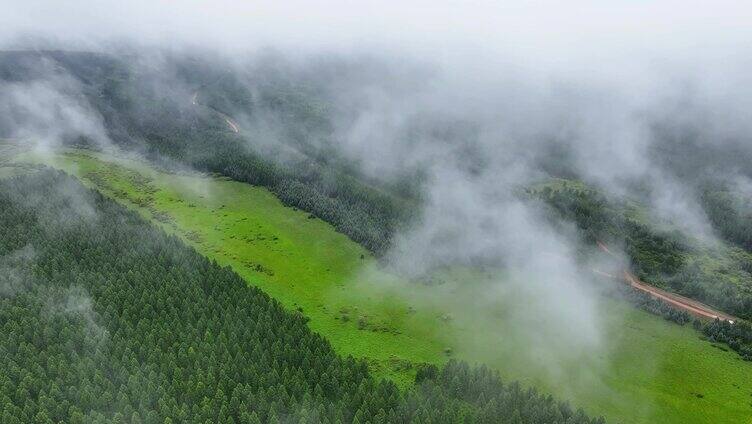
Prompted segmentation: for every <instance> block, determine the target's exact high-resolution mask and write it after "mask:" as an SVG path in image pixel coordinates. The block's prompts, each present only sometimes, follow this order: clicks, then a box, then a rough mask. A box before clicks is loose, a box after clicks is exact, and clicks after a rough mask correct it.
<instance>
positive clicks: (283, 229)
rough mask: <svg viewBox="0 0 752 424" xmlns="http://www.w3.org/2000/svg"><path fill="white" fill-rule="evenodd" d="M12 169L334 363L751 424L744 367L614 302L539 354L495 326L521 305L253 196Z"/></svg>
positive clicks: (107, 165) (189, 181) (514, 333)
mask: <svg viewBox="0 0 752 424" xmlns="http://www.w3.org/2000/svg"><path fill="white" fill-rule="evenodd" d="M17 161H25V162H32V163H46V164H49V165H52V166H55V167H58V168H60V169H63V170H65V171H67V172H69V173H71V174H73V175H76V176H78V177H79V178H80V179H81V180H82V181H83V182H84V183H85V184H87V185H89V186H91V187H95V188H97V189H98V190H100V191H102V192H103V193H105V194H106V195H108V196H111V197H113V198H115V199H116V200H118V201H120V202H121V203H123V204H125V205H127V206H129V207H131V208H134V209H135V210H137V211H139V212H140V213H141V214H143V215H144V216H146V217H148V218H150V219H151V220H152V221H154V222H155V223H157V224H159V225H160V226H162V227H163V228H164V229H165V230H167V231H168V232H171V233H174V234H176V235H178V236H180V237H182V238H183V239H184V240H185V241H186V242H187V243H188V244H190V245H192V246H193V247H194V248H195V249H196V250H198V251H199V252H200V253H202V254H204V255H206V256H208V257H209V258H212V259H215V260H216V261H217V262H218V263H220V264H222V265H229V266H232V267H233V269H234V270H236V271H237V272H238V273H239V274H241V275H242V276H243V277H244V278H246V279H247V281H249V283H251V284H254V285H257V286H259V287H260V288H262V289H263V290H264V291H266V292H267V293H269V294H270V295H272V296H274V297H275V298H277V299H278V300H280V301H281V302H282V303H283V304H284V305H285V306H286V307H287V308H289V309H291V310H299V311H300V312H301V313H303V314H305V315H306V316H308V317H309V318H310V323H309V325H310V326H311V328H312V329H313V330H315V331H317V332H319V333H321V334H322V335H324V336H325V337H326V338H327V339H328V340H330V341H331V343H332V345H333V346H334V347H335V349H336V350H337V351H338V352H340V353H341V354H344V355H353V356H356V357H362V358H366V359H367V360H368V361H369V363H370V365H371V368H372V369H373V371H374V372H375V373H376V374H377V375H380V376H385V377H388V378H391V379H393V380H394V381H395V382H397V383H398V384H400V385H402V386H405V385H407V384H409V383H410V382H411V381H412V378H413V376H414V373H415V366H416V364H417V363H420V362H431V363H442V362H444V361H446V360H447V359H448V358H450V357H457V358H461V359H465V360H468V361H470V362H483V363H486V364H488V365H490V366H492V367H494V368H497V369H498V370H499V371H500V372H501V373H502V376H503V377H505V378H507V379H515V380H520V381H522V382H523V383H524V384H526V385H532V386H535V387H536V388H538V389H539V390H542V391H544V392H548V393H551V394H553V395H555V396H557V397H559V398H562V399H567V400H569V401H571V402H572V403H573V404H574V405H575V406H578V407H583V408H584V409H585V410H586V411H587V412H588V413H590V414H593V415H599V414H602V415H604V416H605V417H606V418H607V419H608V420H609V422H621V423H657V422H661V423H734V424H739V423H741V424H750V423H752V363H748V362H744V361H741V360H740V359H739V358H738V356H737V355H736V354H735V353H733V352H729V351H727V350H724V349H725V348H724V347H722V346H713V345H711V344H710V343H708V342H706V341H703V340H700V338H699V337H698V333H696V332H695V331H694V330H692V329H691V328H690V327H679V326H677V325H675V324H672V323H669V322H666V321H664V320H662V319H660V318H658V317H655V316H652V315H649V314H647V313H645V312H642V311H638V310H635V309H634V308H632V307H630V306H629V305H627V304H626V303H623V302H617V301H613V300H608V299H603V302H602V305H601V307H602V309H603V310H605V311H607V312H608V313H607V314H605V318H604V322H602V323H600V324H601V325H602V326H603V328H604V329H605V330H604V334H607V335H608V338H607V339H606V340H603V341H602V342H601V344H602V346H599V348H598V349H596V350H594V351H587V352H580V351H565V349H564V347H566V346H568V345H566V343H565V340H564V339H562V340H560V342H561V344H559V343H558V342H557V341H556V340H557V339H556V335H552V340H553V341H552V342H550V344H547V343H549V342H548V341H546V340H544V341H541V340H539V339H540V337H539V335H537V334H531V331H529V330H526V328H530V325H534V326H535V325H538V326H541V328H544V327H545V325H546V323H545V322H534V323H533V324H530V323H525V322H519V321H515V320H512V319H509V317H510V316H511V314H509V313H508V312H509V311H510V310H511V308H515V307H517V308H519V307H520V306H519V305H523V306H524V304H525V302H526V301H528V300H529V299H527V298H526V297H525V294H524V293H517V292H515V291H513V290H509V291H505V292H504V296H488V295H487V294H488V293H487V290H488V285H487V284H483V281H484V280H487V279H488V276H486V275H484V274H483V273H482V272H479V271H475V270H454V271H452V272H447V273H446V274H444V275H440V276H437V277H436V278H437V279H438V280H442V281H443V283H441V284H438V283H437V284H435V285H425V284H415V283H413V284H410V283H407V282H405V281H402V280H400V279H398V278H396V277H394V276H392V275H389V274H388V273H386V272H384V271H383V270H381V269H380V268H379V266H378V264H377V262H376V261H375V260H374V259H373V257H372V256H371V255H370V254H369V253H368V252H367V251H366V250H365V249H363V248H362V247H360V246H359V245H357V244H356V243H354V242H352V241H351V240H350V239H348V238H347V237H346V236H344V235H342V234H340V233H337V232H335V231H334V230H333V229H332V227H331V226H330V225H328V224H327V223H325V222H323V221H321V220H319V219H316V218H313V217H310V216H309V215H308V214H307V213H305V212H303V211H299V210H294V209H292V208H288V207H285V206H283V205H282V204H281V203H280V201H279V200H278V199H277V198H276V197H274V196H273V195H272V194H271V193H269V192H268V191H267V190H265V189H262V188H258V187H252V186H249V185H247V184H242V183H238V182H233V181H229V180H227V179H224V178H219V177H211V176H205V175H197V174H193V173H167V172H162V171H158V170H155V169H154V168H152V167H150V166H149V165H147V164H145V163H143V162H139V161H133V160H126V159H117V158H114V157H113V156H108V155H104V154H97V153H90V152H85V151H80V150H71V151H66V152H65V153H61V154H57V155H54V156H52V157H45V158H43V157H35V156H34V155H32V154H24V155H21V156H20V157H19V158H18V159H17ZM468 305H471V306H470V307H468ZM516 315H519V314H516ZM489 317H492V318H491V319H489ZM533 321H535V317H531V322H533ZM528 324H529V325H528ZM533 328H535V327H533ZM572 331H573V332H576V331H577V329H576V328H573V329H572ZM531 346H533V347H535V348H531ZM544 364H545V366H544Z"/></svg>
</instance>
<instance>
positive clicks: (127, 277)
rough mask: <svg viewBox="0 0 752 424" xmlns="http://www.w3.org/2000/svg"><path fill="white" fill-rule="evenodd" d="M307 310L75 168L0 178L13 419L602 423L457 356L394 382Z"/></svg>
mask: <svg viewBox="0 0 752 424" xmlns="http://www.w3.org/2000/svg"><path fill="white" fill-rule="evenodd" d="M306 321H307V319H306V318H305V317H304V316H303V315H302V314H300V313H297V312H291V311H286V310H285V309H284V308H282V307H281V305H280V304H279V302H277V301H276V300H274V299H272V298H270V297H269V296H268V295H267V294H265V293H263V292H262V291H261V290H259V289H258V288H255V287H248V286H247V284H246V282H245V281H244V280H243V279H242V278H240V277H239V276H238V275H237V274H235V273H234V272H233V271H232V270H231V269H230V268H229V267H220V266H219V265H217V263H216V262H213V261H209V260H208V259H207V258H206V257H204V256H202V255H200V254H198V253H197V252H196V251H195V250H193V249H191V248H188V247H187V246H185V244H184V243H182V242H181V241H180V240H179V239H178V238H177V237H174V236H168V235H166V234H165V233H164V232H162V231H160V230H159V229H157V228H155V227H154V226H153V225H150V224H149V223H148V222H147V221H145V220H144V219H142V218H141V217H140V216H138V214H137V213H134V212H133V211H129V210H127V209H126V208H124V207H122V206H121V205H118V204H117V203H115V202H114V201H112V200H111V199H108V198H106V197H105V196H103V195H101V194H100V193H98V192H97V191H95V190H89V189H86V188H84V187H83V186H81V184H80V183H79V182H78V181H77V180H76V179H75V178H73V177H71V176H69V175H65V174H64V173H62V172H59V171H53V170H50V169H49V168H47V169H45V170H41V171H39V172H35V173H30V174H28V175H24V176H20V177H14V178H6V179H2V180H0V353H2V354H1V355H0V368H2V369H3V372H2V373H0V411H2V412H0V422H2V423H3V424H22V423H32V422H33V423H45V424H47V423H50V424H51V423H71V424H83V423H94V424H110V423H112V424H123V423H129V424H141V423H144V424H161V423H173V422H175V423H227V424H230V423H241V424H259V423H262V422H263V423H301V424H302V423H311V424H314V423H315V424H327V423H332V424H334V423H338V424H344V423H353V424H354V423H395V424H397V423H421V422H423V423H447V424H448V423H456V422H466V423H488V422H515V423H519V424H528V423H529V424H537V423H540V422H560V423H563V422H567V423H572V424H604V421H603V419H602V418H590V417H588V416H586V415H585V414H584V413H583V412H582V411H581V410H575V409H573V408H572V407H571V406H569V405H568V404H566V403H562V402H559V401H557V400H554V399H553V398H551V397H550V396H544V395H541V394H540V393H538V392H535V391H528V390H524V391H523V390H522V389H521V386H520V385H519V383H515V382H510V383H507V382H503V381H501V380H500V378H499V375H498V373H496V372H494V371H492V370H489V369H488V368H487V367H470V366H468V364H466V363H463V362H458V361H452V362H450V363H449V364H447V365H446V366H445V367H442V368H441V369H439V368H437V367H435V366H427V367H423V368H421V370H420V371H419V373H418V378H416V383H417V384H415V385H414V386H411V388H410V389H409V390H406V391H399V390H398V389H397V387H396V386H395V385H394V384H392V383H391V382H389V381H386V380H377V379H374V378H373V377H372V376H371V375H370V373H369V371H368V367H367V365H366V364H365V363H363V362H362V361H356V360H354V359H353V358H352V357H348V358H343V357H341V356H339V355H337V354H336V353H335V352H334V351H333V349H332V346H331V345H330V344H329V342H328V341H327V340H326V339H324V338H323V337H321V335H320V334H316V333H313V332H312V331H311V330H310V329H309V328H308V327H307V326H306Z"/></svg>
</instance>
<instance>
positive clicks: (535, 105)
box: [0, 1, 752, 357]
mask: <svg viewBox="0 0 752 424" xmlns="http://www.w3.org/2000/svg"><path fill="white" fill-rule="evenodd" d="M44 3H45V2H40V1H27V2H22V3H21V2H19V3H18V4H14V5H12V7H10V8H9V11H8V13H4V16H3V17H0V28H1V29H0V45H3V46H4V47H5V48H8V49H20V48H32V49H33V48H39V49H61V50H87V51H96V52H102V53H105V54H109V55H114V56H118V55H120V56H125V57H135V58H136V60H135V61H133V62H132V65H133V66H134V68H135V69H137V70H139V72H140V73H139V72H136V73H135V74H136V75H147V76H148V78H149V79H147V82H146V83H145V84H144V86H143V87H140V88H143V89H144V90H147V89H148V90H151V91H153V92H154V93H157V95H156V96H155V97H157V98H158V99H159V100H160V101H164V102H165V104H172V106H174V107H175V109H176V110H177V111H178V112H181V113H182V112H184V111H185V110H188V109H189V108H190V103H189V101H190V100H189V99H190V98H191V96H192V95H193V94H194V93H199V92H200V89H201V87H202V86H201V85H199V84H197V83H196V82H195V81H191V80H190V79H188V78H184V77H182V76H181V73H180V72H177V71H175V69H177V68H181V67H183V68H184V67H186V65H185V63H197V64H199V65H196V66H201V67H207V68H212V67H213V68H215V69H221V70H222V71H221V72H218V75H223V78H224V79H225V81H228V80H229V81H233V82H234V83H235V84H237V87H240V88H242V89H243V90H244V91H245V92H247V93H250V97H251V98H254V96H255V97H259V93H261V92H263V91H264V90H265V87H267V86H269V85H272V86H274V87H283V88H285V89H289V90H290V91H291V92H293V93H294V94H295V95H300V96H302V98H304V99H305V101H306V102H308V103H305V108H306V113H308V112H310V110H313V111H314V112H313V113H312V114H313V115H314V116H315V117H316V118H317V119H320V122H319V121H315V122H314V123H313V124H310V123H309V122H302V123H301V122H294V121H295V119H290V116H289V115H285V114H282V113H279V111H278V110H277V109H274V108H271V107H270V108H250V107H249V108H244V107H243V106H242V105H241V104H239V103H230V104H229V106H228V107H229V109H228V110H222V113H225V114H227V115H229V116H232V117H233V118H234V119H236V120H237V122H239V124H240V128H241V129H242V131H241V134H240V137H244V141H245V142H246V143H247V145H248V147H249V148H251V149H253V148H258V147H259V146H270V145H271V146H276V145H281V143H285V142H288V141H289V140H286V137H290V136H289V134H290V133H294V134H298V133H302V134H303V136H301V138H302V139H304V143H305V144H306V146H308V147H310V148H311V149H313V150H314V151H319V152H321V151H325V152H328V151H330V152H333V153H334V155H333V156H334V157H337V158H342V160H343V161H345V162H347V163H350V164H351V165H350V166H351V167H354V168H357V173H358V174H361V175H359V176H364V177H366V178H368V179H372V180H376V181H381V182H387V183H391V182H394V181H395V180H398V179H400V178H414V181H416V182H418V183H419V184H418V185H419V187H418V189H417V190H416V191H417V193H418V194H417V195H416V196H415V197H416V198H418V199H419V201H420V208H417V209H419V210H420V212H419V216H417V217H416V218H415V219H414V220H413V221H411V222H410V223H409V225H408V226H406V227H404V228H401V229H400V231H399V232H397V234H395V236H394V240H392V241H393V244H392V245H391V248H390V249H389V250H388V251H387V252H386V254H385V255H384V257H385V258H386V260H387V261H388V262H389V263H390V264H392V265H394V266H395V268H396V269H398V270H399V271H400V272H401V273H404V274H406V275H409V276H411V277H420V276H423V275H425V274H427V273H430V272H432V271H435V270H436V269H440V268H442V267H445V266H451V265H456V264H462V265H466V264H472V265H474V264H478V263H481V264H484V265H485V264H491V265H492V266H494V267H499V268H501V267H503V268H506V269H509V270H510V274H511V277H510V278H508V280H509V281H511V282H513V283H514V284H519V285H520V288H522V289H524V290H528V291H531V292H533V293H535V295H536V296H537V297H539V298H541V299H542V300H541V301H539V302H536V303H531V304H530V305H529V308H527V309H526V310H517V311H516V312H514V313H516V314H517V316H513V317H511V318H510V319H519V320H520V322H525V323H527V322H526V321H525V320H524V319H523V318H524V316H525V315H534V316H539V317H541V322H545V323H546V325H547V326H553V327H555V328H551V327H547V328H546V329H545V334H547V335H550V337H547V338H545V339H535V340H531V346H529V348H531V349H538V350H544V349H545V348H546V346H548V345H549V344H553V345H556V346H557V348H558V352H559V353H560V354H561V355H566V354H567V353H568V352H574V354H577V355H580V354H583V352H584V351H585V350H589V351H590V353H589V354H588V355H592V356H593V357H594V356H597V355H598V354H599V352H600V349H601V348H602V347H603V346H602V345H603V343H604V340H603V338H604V335H603V334H601V331H602V329H601V328H600V327H599V324H598V323H599V321H600V316H601V314H603V313H604V311H603V310H601V308H602V306H601V305H600V304H599V303H598V300H597V297H596V296H595V295H594V293H593V290H592V288H591V286H590V285H589V284H588V283H589V281H590V280H592V279H593V278H594V277H593V275H592V272H591V270H592V267H593V266H594V264H593V263H591V262H589V261H583V260H582V258H580V257H579V256H578V247H579V243H580V242H581V241H582V240H581V239H580V237H579V235H578V234H577V233H576V230H575V229H574V228H573V226H572V225H564V224H561V223H558V222H556V223H552V222H551V221H550V219H549V217H548V216H546V215H545V209H544V208H543V207H542V205H541V204H540V203H539V202H535V201H531V200H530V199H526V198H524V197H522V196H520V195H519V192H520V190H522V189H524V188H525V187H529V186H530V185H531V184H534V183H536V182H539V181H541V180H542V179H545V178H548V177H552V176H553V177H567V178H579V179H582V180H583V181H585V182H586V183H588V184H590V185H592V186H594V187H598V188H600V189H603V191H604V192H606V193H608V194H609V196H614V197H616V198H622V197H629V198H638V199H641V200H643V201H644V202H645V203H646V204H648V205H649V206H650V213H652V214H654V217H655V218H656V219H657V220H660V221H664V220H665V221H669V222H671V223H672V224H673V225H675V226H677V227H678V228H680V229H681V230H682V231H683V232H684V233H686V234H688V235H690V236H693V237H697V238H699V239H702V240H706V241H711V242H712V241H713V240H714V239H715V238H716V237H717V234H716V233H715V230H714V228H713V226H712V225H711V223H710V222H709V221H708V218H707V216H706V215H705V212H704V211H703V208H702V206H701V205H700V203H699V200H698V196H699V191H698V190H699V185H698V184H699V183H698V181H699V180H701V179H705V178H707V179H718V180H721V181H723V182H724V183H733V184H734V185H735V186H738V187H742V188H743V187H750V186H752V184H750V181H752V179H751V178H752V173H751V172H750V169H749V166H748V165H749V162H748V161H747V159H749V158H752V140H750V135H752V73H750V72H748V71H749V67H750V65H751V64H752V55H750V53H752V48H751V47H750V45H749V43H748V41H749V40H751V39H752V37H751V36H752V29H751V28H752V27H750V26H749V25H748V23H749V22H750V21H752V8H745V7H744V6H742V7H739V6H738V5H737V4H736V2H731V1H722V2H720V3H716V4H714V5H713V7H712V8H707V7H703V5H702V3H701V2H698V1H690V2H686V1H685V2H679V1H662V2H656V3H654V4H647V3H640V4H635V3H634V2H627V1H617V2H615V3H614V4H611V5H609V6H608V7H607V6H605V5H601V3H600V2H584V1H578V2H573V3H572V2H570V3H568V4H567V7H564V6H561V5H560V3H559V2H553V1H542V2H531V3H527V4H526V5H524V6H516V7H512V6H506V7H505V6H499V5H497V4H496V2H490V1H488V2H485V1H478V2H449V3H448V4H445V5H435V4H434V3H429V2H424V1H418V2H409V3H408V4H407V5H404V6H401V7H394V6H389V5H384V4H383V2H368V3H366V4H365V5H362V4H361V5H358V6H356V5H354V4H350V3H348V2H341V1H333V2H321V3H319V4H311V3H308V2H293V3H286V4H285V5H284V6H281V5H280V6H271V5H259V4H253V3H248V4H236V2H229V1H219V2H213V3H212V5H211V6H209V5H208V4H201V3H198V2H196V3H189V4H187V5H181V6H180V7H176V6H174V5H173V3H171V2H160V1H157V2H154V1H137V2H135V3H134V2H127V3H124V2H89V1H80V2H73V3H72V4H70V5H69V7H66V8H65V10H55V8H54V7H52V8H51V7H49V6H48V5H45V4H44ZM186 58H187V59H186ZM184 60H188V61H189V62H181V61H184ZM190 61H193V62H190ZM202 61H205V62H209V61H211V63H203V64H201V62H202ZM176 63H179V65H176ZM51 75H54V76H55V78H45V79H44V80H45V81H46V82H44V83H39V82H32V83H29V84H27V85H23V84H24V83H4V85H3V86H2V87H1V88H0V93H3V94H4V99H3V100H1V101H0V111H8V112H9V113H10V111H13V110H15V109H16V108H18V107H25V108H26V110H27V111H29V115H30V116H31V117H32V118H31V119H30V118H29V117H28V116H24V117H22V118H19V119H17V120H15V121H14V120H12V119H11V120H10V121H9V122H10V123H5V125H6V126H10V127H14V126H18V125H20V124H23V131H19V132H16V133H14V135H16V136H23V137H28V138H34V139H37V140H42V141H47V140H50V139H55V138H58V137H61V135H60V134H59V133H57V132H55V131H52V129H51V127H55V128H58V129H60V131H63V130H64V132H66V133H67V132H71V131H72V132H81V133H82V134H84V135H89V136H91V134H95V136H96V137H95V138H99V139H101V142H102V143H106V144H110V140H108V136H106V135H104V134H102V132H103V130H102V123H101V122H102V120H101V116H100V115H99V112H98V111H95V110H93V109H94V108H92V107H91V105H86V104H81V103H80V102H72V101H71V99H73V98H77V96H76V95H75V94H74V95H71V94H70V92H71V91H75V84H74V83H72V82H70V80H69V79H68V78H67V77H65V78H63V77H60V76H58V75H57V74H56V73H55V72H52V74H51ZM19 84H20V85H19ZM300 93H303V94H302V95H301V94H300ZM50 103H52V104H54V108H53V109H56V111H49V110H48V109H49V106H50ZM136 107H137V106H134V108H136ZM60 111H64V112H66V111H67V112H66V113H60ZM50 115H54V116H55V117H56V118H55V119H46V118H45V117H49V116H50ZM307 116H308V115H307ZM37 118H38V119H37ZM58 118H59V120H58ZM6 119H7V118H6ZM50 122H52V123H60V125H57V124H55V125H51V124H50ZM19 123H20V124H19ZM289 126H292V127H293V128H292V130H290V128H288V127H289ZM296 131H297V132H296ZM298 147H299V146H298ZM298 147H296V148H298ZM296 154H297V153H296ZM274 158H275V160H280V161H283V162H284V161H285V160H286V157H285V155H284V154H280V153H279V152H275V155H274ZM622 260H623V261H624V262H625V263H626V262H627V260H626V259H622ZM507 277H509V276H507ZM499 280H501V278H499ZM497 283H498V284H501V281H493V282H492V283H491V284H492V285H495V284H497ZM489 293H490V294H491V295H498V294H499V291H497V290H494V289H493V286H492V287H491V288H489ZM468 307H469V305H468ZM527 324H530V323H527ZM530 325H533V326H534V325H537V324H536V323H532V324H530ZM571 328H577V329H579V331H578V332H577V333H576V334H573V333H572V332H571V331H569V329H571ZM531 330H532V332H535V331H539V330H542V329H540V328H538V329H536V328H531ZM556 334H564V335H566V337H567V338H566V340H563V339H562V340H556V337H555V335H556ZM535 343H544V344H545V345H546V346H540V345H536V344H535Z"/></svg>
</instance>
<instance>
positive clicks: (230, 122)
mask: <svg viewBox="0 0 752 424" xmlns="http://www.w3.org/2000/svg"><path fill="white" fill-rule="evenodd" d="M191 104H192V105H194V106H196V105H198V91H197V92H195V93H193V97H191ZM209 109H211V110H213V111H214V112H215V113H217V114H218V115H219V116H221V117H222V119H224V120H225V122H226V123H227V126H228V127H230V129H231V130H232V132H234V133H238V132H240V127H239V126H238V124H237V122H235V121H233V119H232V118H230V117H229V116H227V115H225V114H224V113H222V112H220V111H218V110H216V109H214V108H212V107H209Z"/></svg>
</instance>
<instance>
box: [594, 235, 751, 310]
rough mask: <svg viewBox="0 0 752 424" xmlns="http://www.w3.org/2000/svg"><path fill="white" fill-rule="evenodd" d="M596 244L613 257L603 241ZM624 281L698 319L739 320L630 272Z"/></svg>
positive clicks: (611, 276) (613, 276) (615, 277)
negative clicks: (644, 280)
mask: <svg viewBox="0 0 752 424" xmlns="http://www.w3.org/2000/svg"><path fill="white" fill-rule="evenodd" d="M596 244H597V245H598V248H599V249H601V250H602V251H603V252H605V253H607V254H609V255H611V256H613V255H614V254H613V253H612V252H611V251H610V250H609V249H608V246H606V244H605V243H603V242H601V241H596ZM594 271H595V272H596V273H597V274H600V275H603V276H606V277H609V278H614V279H619V280H621V279H620V278H618V277H617V276H615V275H611V274H608V273H605V272H602V271H598V270H594ZM623 281H624V282H626V283H627V284H629V285H630V286H631V287H632V288H634V289H635V290H639V291H641V292H643V293H647V294H649V295H650V296H652V297H653V298H656V299H660V300H661V301H663V302H666V303H667V304H669V305H671V306H673V307H674V308H677V309H681V310H683V311H686V312H687V313H689V314H692V315H694V316H696V317H701V318H708V319H721V320H724V321H729V322H731V323H734V322H735V321H736V320H737V318H735V317H733V316H731V315H728V314H724V313H723V312H720V311H716V310H715V309H713V308H711V307H710V306H708V305H705V304H703V303H701V302H698V301H696V300H693V299H690V298H687V297H684V296H680V295H678V294H675V293H671V292H667V291H665V290H661V289H659V288H657V287H653V286H651V285H650V284H647V283H645V282H643V281H640V279H639V278H637V276H635V275H634V274H632V273H631V272H629V271H623Z"/></svg>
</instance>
